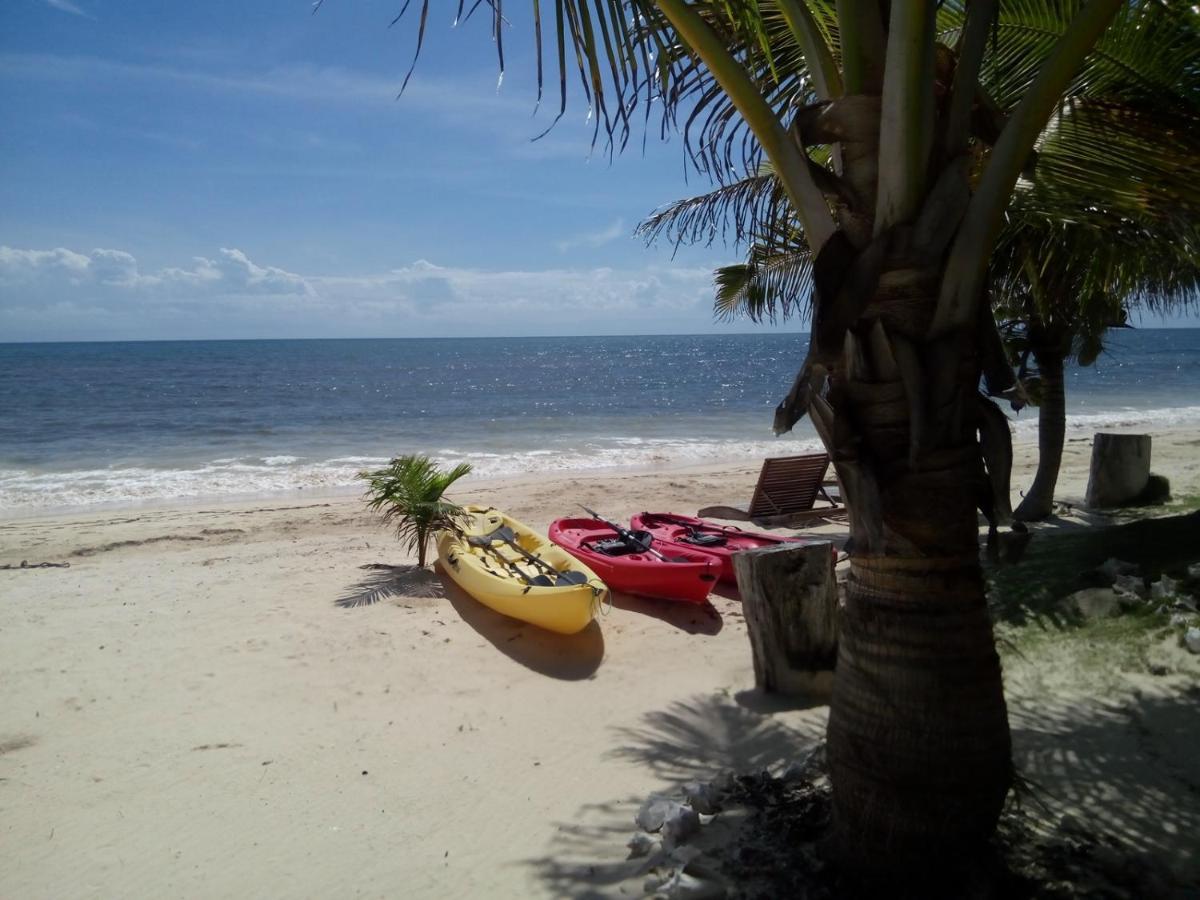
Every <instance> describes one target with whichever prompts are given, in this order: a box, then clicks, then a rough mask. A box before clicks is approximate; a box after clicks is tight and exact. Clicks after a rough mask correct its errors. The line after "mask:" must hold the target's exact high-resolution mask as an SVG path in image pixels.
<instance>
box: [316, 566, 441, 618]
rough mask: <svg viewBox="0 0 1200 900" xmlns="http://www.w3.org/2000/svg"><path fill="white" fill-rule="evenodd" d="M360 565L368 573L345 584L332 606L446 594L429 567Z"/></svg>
mask: <svg viewBox="0 0 1200 900" xmlns="http://www.w3.org/2000/svg"><path fill="white" fill-rule="evenodd" d="M359 568H360V569H365V570H367V571H369V572H370V573H371V574H370V575H368V576H367V577H366V578H364V579H362V580H361V581H358V582H355V583H354V584H352V585H350V587H348V588H346V590H345V592H344V593H343V594H342V596H340V597H338V598H337V599H336V600H334V601H333V603H334V605H335V606H340V607H341V608H342V609H354V608H356V607H359V606H373V605H374V604H376V603H379V602H380V601H383V600H387V599H390V598H392V597H408V598H411V599H414V600H440V599H442V598H444V597H445V596H446V592H445V587H444V586H443V584H442V580H441V579H440V578H438V576H437V574H436V573H435V572H434V571H433V570H432V569H428V568H424V569H423V568H419V567H417V566H413V565H405V566H389V565H386V564H385V563H368V564H367V565H365V566H359Z"/></svg>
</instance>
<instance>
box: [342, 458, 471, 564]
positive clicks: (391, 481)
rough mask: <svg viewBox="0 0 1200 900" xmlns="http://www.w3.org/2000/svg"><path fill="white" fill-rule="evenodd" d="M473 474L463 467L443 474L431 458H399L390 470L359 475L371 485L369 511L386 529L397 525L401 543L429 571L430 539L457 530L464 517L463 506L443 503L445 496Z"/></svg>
mask: <svg viewBox="0 0 1200 900" xmlns="http://www.w3.org/2000/svg"><path fill="white" fill-rule="evenodd" d="M470 471H471V466H470V464H469V463H460V464H459V465H457V466H455V467H454V468H453V469H451V470H450V471H449V472H443V471H442V470H441V469H439V468H438V466H437V463H435V462H434V461H433V460H431V459H430V458H429V457H428V456H421V455H415V454H414V455H412V456H398V457H396V458H395V459H393V460H392V461H391V462H390V463H388V465H387V467H386V468H383V469H376V470H375V471H374V472H359V473H358V477H359V478H360V479H362V480H363V481H365V482H367V490H366V494H365V497H364V499H365V500H366V504H367V508H368V509H371V510H373V511H374V512H377V513H379V514H380V515H381V516H382V518H383V522H384V524H385V525H394V526H395V528H396V538H397V540H399V541H401V542H403V544H404V547H405V549H406V550H408V551H410V552H411V551H412V550H416V551H417V566H418V567H419V568H424V567H425V549H426V546H427V545H428V543H429V536H430V535H431V534H432V533H433V532H435V531H441V530H442V529H447V528H449V529H457V528H459V527H460V522H461V520H462V516H463V510H462V507H461V506H458V505H456V504H454V503H451V502H449V501H447V500H443V499H442V494H444V493H445V492H446V489H447V488H448V487H450V485H452V484H453V483H454V482H456V481H458V479H460V478H462V477H463V476H464V475H466V474H467V473H468V472H470Z"/></svg>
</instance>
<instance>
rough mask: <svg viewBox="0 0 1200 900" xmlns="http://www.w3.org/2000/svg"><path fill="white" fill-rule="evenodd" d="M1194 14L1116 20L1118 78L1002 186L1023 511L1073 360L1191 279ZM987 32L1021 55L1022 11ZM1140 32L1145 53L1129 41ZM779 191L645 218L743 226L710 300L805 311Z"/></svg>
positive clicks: (997, 289) (700, 228) (1059, 429)
mask: <svg viewBox="0 0 1200 900" xmlns="http://www.w3.org/2000/svg"><path fill="white" fill-rule="evenodd" d="M948 24H949V25H950V26H951V27H952V28H953V27H954V22H953V20H952V19H951V21H950V22H949V23H948ZM1197 24H1198V22H1197V19H1196V17H1194V16H1193V17H1186V16H1184V17H1165V18H1159V19H1155V20H1151V22H1150V25H1151V27H1149V28H1147V27H1146V21H1145V20H1144V19H1142V20H1139V19H1135V18H1125V19H1123V20H1121V21H1118V22H1117V23H1116V24H1115V25H1114V26H1113V27H1112V28H1111V29H1110V31H1109V33H1108V35H1107V38H1106V40H1107V41H1114V39H1119V40H1118V43H1119V45H1121V46H1124V47H1126V48H1127V49H1126V52H1125V53H1124V54H1123V55H1122V56H1121V57H1120V58H1119V59H1118V60H1117V61H1118V62H1119V63H1120V67H1119V68H1118V70H1117V72H1118V75H1119V77H1117V78H1108V79H1102V80H1098V81H1097V82H1093V83H1089V84H1087V85H1085V88H1086V91H1081V92H1079V93H1076V94H1075V95H1074V96H1073V97H1072V98H1071V99H1070V100H1069V102H1067V103H1066V104H1064V106H1063V108H1062V109H1060V110H1059V112H1058V114H1057V115H1056V116H1055V117H1054V119H1053V120H1052V123H1051V126H1050V127H1048V128H1047V129H1045V130H1044V131H1043V133H1042V135H1041V136H1040V137H1039V139H1038V142H1037V145H1036V146H1037V152H1038V164H1037V168H1036V178H1033V179H1028V180H1024V181H1022V182H1019V183H1018V186H1017V189H1016V191H1015V192H1014V195H1013V197H1012V198H1011V200H1010V203H1009V208H1008V211H1007V214H1006V218H1005V224H1004V228H1003V230H1002V232H1001V235H1000V238H999V240H998V246H997V250H996V252H995V253H994V254H993V257H992V259H991V262H990V264H989V269H988V274H989V281H990V285H991V297H992V301H993V304H994V306H995V310H996V315H997V316H998V317H999V318H1000V320H1001V322H1002V332H1003V334H1004V337H1005V343H1006V344H1007V346H1008V347H1009V350H1010V354H1011V355H1012V356H1013V357H1014V363H1015V364H1016V365H1018V366H1019V369H1020V380H1021V383H1022V386H1023V387H1024V388H1025V390H1023V391H1021V396H1022V398H1023V399H1025V398H1029V399H1032V400H1033V402H1034V403H1036V404H1037V406H1038V415H1039V428H1038V435H1039V455H1038V470H1037V474H1036V476H1035V478H1034V482H1033V485H1032V486H1031V488H1030V490H1029V491H1028V493H1026V494H1025V497H1024V499H1023V501H1022V503H1021V504H1020V505H1019V506H1018V508H1017V510H1016V511H1015V513H1014V516H1015V517H1016V518H1017V519H1021V520H1025V521H1030V520H1034V519H1039V518H1043V517H1045V516H1046V515H1049V513H1050V511H1051V502H1052V498H1053V492H1054V487H1055V484H1056V482H1057V477H1058V471H1059V466H1060V463H1061V459H1062V447H1063V440H1064V434H1065V428H1066V396H1065V382H1064V379H1063V371H1064V364H1065V362H1066V361H1067V359H1069V358H1074V359H1075V360H1077V361H1078V362H1079V363H1080V364H1081V365H1090V364H1091V363H1092V362H1094V361H1095V359H1096V357H1097V356H1098V355H1099V353H1100V352H1101V350H1102V346H1103V338H1104V334H1105V332H1106V331H1107V329H1109V328H1113V327H1121V326H1123V325H1125V323H1126V322H1127V320H1128V315H1129V313H1130V312H1131V311H1133V310H1139V309H1140V310H1145V311H1150V312H1163V311H1166V310H1170V309H1176V308H1179V307H1184V306H1187V305H1188V304H1189V303H1190V302H1192V301H1193V300H1194V299H1195V298H1196V296H1197V292H1198V288H1200V66H1197V65H1195V62H1194V60H1195V53H1196V52H1197V48H1200V30H1197ZM1164 25H1169V26H1171V27H1170V30H1169V31H1167V30H1166V29H1165V28H1164V27H1163V26H1164ZM1155 26H1156V27H1155ZM1122 29H1127V30H1130V31H1132V32H1133V33H1131V34H1122V33H1121V32H1122ZM997 31H998V35H997V39H998V42H1000V43H1003V44H1005V45H1006V46H1005V47H1004V48H1003V50H1004V52H1002V53H1001V54H1000V56H1001V58H1005V59H1008V58H1012V57H1014V56H1017V55H1018V54H1017V52H1016V51H1015V49H1013V48H1012V47H1009V46H1007V45H1016V44H1019V43H1020V42H1023V41H1027V40H1029V39H1030V33H1031V32H1030V29H1029V23H1028V22H1027V21H1023V20H1022V19H1020V18H1018V17H1012V18H1008V17H1007V16H1006V14H1005V12H1004V11H1002V13H1001V17H1000V20H999V22H998V28H997ZM1138 43H1140V45H1141V47H1142V52H1141V53H1134V52H1130V50H1131V49H1132V48H1133V47H1134V46H1136V45H1137V44H1138ZM983 84H984V87H985V88H986V89H987V90H988V92H989V95H990V96H993V97H1004V96H1005V95H1006V93H1011V92H1012V91H1013V84H1012V82H1011V78H1010V72H1009V71H1008V70H1004V69H997V68H996V67H994V66H993V67H991V68H988V67H985V69H984V71H983ZM1012 99H1016V98H1012ZM1163 137H1166V140H1163V139H1162V138H1163ZM778 203H779V201H778V186H777V184H776V183H775V179H774V178H773V177H772V176H771V172H770V171H769V167H764V168H763V169H761V170H760V171H758V172H756V173H755V174H753V175H751V176H748V177H746V178H744V179H742V180H741V181H738V182H733V183H732V184H728V185H722V186H720V187H718V188H717V189H715V190H714V191H711V192H709V193H707V194H704V195H701V196H698V197H692V198H688V199H686V200H681V201H678V202H676V203H674V204H671V205H669V206H668V207H666V208H664V209H662V210H659V211H657V212H656V213H655V214H653V215H652V216H650V217H649V218H648V219H647V220H646V221H645V222H643V223H642V225H641V226H640V228H639V230H640V232H641V233H642V234H643V235H644V236H646V238H647V240H648V241H650V242H652V241H654V240H656V239H658V238H659V237H664V236H665V237H667V238H669V239H670V240H671V241H672V242H675V243H681V242H695V241H704V240H707V241H710V242H711V241H712V240H714V239H715V238H716V237H718V236H725V237H728V232H729V231H730V230H732V232H733V237H734V239H735V241H743V240H746V239H747V238H748V237H749V236H750V235H753V240H752V242H751V243H750V246H749V249H748V252H747V259H746V261H745V262H744V263H740V264H735V265H730V266H725V267H722V268H721V269H718V270H717V272H716V286H717V294H716V300H715V303H714V309H715V312H716V314H717V315H718V316H719V317H722V318H729V317H733V316H737V315H746V316H748V317H749V318H751V319H752V320H755V321H759V320H762V319H766V318H769V319H772V320H774V319H775V318H776V316H782V317H783V318H787V317H789V316H792V315H796V316H800V317H804V316H806V315H807V314H808V313H809V308H808V305H807V304H808V299H809V297H810V294H811V287H812V279H811V273H812V256H811V252H810V251H809V248H808V247H807V246H806V245H805V244H804V242H803V236H802V235H800V234H798V232H797V229H796V227H795V224H794V221H789V220H788V219H787V216H786V211H783V212H782V213H781V211H780V209H779V205H778ZM1031 359H1032V361H1033V363H1034V365H1033V367H1031V366H1030V361H1031Z"/></svg>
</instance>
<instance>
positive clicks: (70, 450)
mask: <svg viewBox="0 0 1200 900" xmlns="http://www.w3.org/2000/svg"><path fill="white" fill-rule="evenodd" d="M806 343H807V336H806V335H799V334H783V333H778V332H773V333H764V334H749V335H674V336H643V337H553V338H494V339H493V338H478V339H397V340H303V341H301V340H279V341H177V342H175V341H172V342H134V343H53V344H0V410H2V413H0V514H6V515H22V514H27V513H30V512H39V511H51V510H57V509H64V508H73V507H88V506H96V505H129V504H138V503H160V502H167V501H172V500H180V499H189V500H201V499H218V498H231V497H248V496H264V495H295V494H297V493H299V492H310V493H311V492H321V493H330V492H355V491H357V490H359V488H360V485H358V484H356V482H355V480H354V475H355V473H356V472H358V471H360V470H362V469H364V468H370V467H374V466H378V465H380V464H382V463H385V462H386V461H387V459H388V458H389V457H391V456H395V455H399V454H403V453H412V452H420V453H427V454H430V455H432V456H434V457H435V458H437V459H439V460H441V461H443V462H446V463H457V462H460V461H466V462H470V463H471V464H472V465H473V466H474V471H475V474H476V475H478V476H483V477H494V476H504V475H514V476H515V475H529V474H536V473H539V472H558V473H560V472H564V471H570V470H600V469H614V468H653V467H665V466H682V465H698V464H706V463H723V462H729V461H735V460H736V461H741V462H745V461H752V460H757V459H761V458H762V457H764V456H769V455H782V454H787V453H797V452H803V451H805V450H808V449H813V448H815V447H817V446H818V442H817V440H816V437H815V435H814V433H813V431H812V429H811V426H809V425H808V423H807V421H805V422H803V423H802V424H801V425H800V426H798V427H797V429H796V430H795V432H793V433H792V434H790V435H786V436H784V437H781V438H775V437H773V436H772V434H771V420H772V414H773V411H774V408H775V405H776V404H777V403H778V402H779V401H780V400H781V399H782V398H783V396H784V395H785V394H786V393H787V391H788V389H789V387H790V386H791V382H792V378H793V376H794V375H795V372H796V369H797V367H798V365H799V363H800V361H801V360H802V359H803V357H804V351H805V347H806ZM1067 398H1068V410H1069V428H1071V429H1089V430H1095V429H1097V428H1104V427H1113V426H1118V425H1120V426H1125V425H1135V426H1144V427H1146V428H1164V427H1172V426H1191V425H1196V424H1200V329H1142V330H1130V331H1122V332H1119V333H1116V334H1114V335H1113V337H1112V339H1111V341H1110V347H1109V350H1108V352H1107V353H1106V354H1105V355H1104V356H1102V357H1101V359H1100V360H1099V362H1098V363H1097V364H1096V365H1095V366H1092V367H1089V368H1078V367H1074V368H1071V369H1070V370H1069V372H1068V386H1067ZM1013 421H1014V430H1015V432H1016V433H1017V434H1018V435H1021V434H1022V433H1032V431H1033V429H1035V428H1036V421H1037V412H1036V410H1034V409H1028V410H1026V411H1024V412H1022V413H1020V414H1019V415H1016V416H1014V419H1013Z"/></svg>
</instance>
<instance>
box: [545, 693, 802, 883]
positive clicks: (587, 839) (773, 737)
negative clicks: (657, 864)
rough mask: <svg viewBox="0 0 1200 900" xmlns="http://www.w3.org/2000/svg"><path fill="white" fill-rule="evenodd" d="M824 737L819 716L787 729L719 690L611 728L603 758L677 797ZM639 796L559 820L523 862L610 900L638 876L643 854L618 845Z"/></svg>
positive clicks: (779, 761)
mask: <svg viewBox="0 0 1200 900" xmlns="http://www.w3.org/2000/svg"><path fill="white" fill-rule="evenodd" d="M824 734H825V725H824V717H823V716H813V718H812V720H811V722H809V721H807V720H806V721H805V722H804V723H802V724H801V726H800V727H799V728H792V727H789V726H786V725H783V724H781V723H780V722H778V721H776V720H775V719H774V718H772V717H771V716H768V715H762V714H760V713H757V712H754V711H752V710H748V709H745V708H744V707H742V706H739V705H738V704H737V703H735V702H734V701H733V700H732V699H731V698H730V697H728V696H725V695H723V694H713V695H707V696H705V695H700V696H695V697H692V698H689V699H688V700H684V701H677V702H675V703H672V704H671V705H670V706H668V707H667V708H666V709H662V710H656V711H654V712H650V713H647V714H646V715H645V716H643V717H642V719H641V721H640V722H639V723H638V724H637V725H635V726H632V727H631V726H619V727H616V728H614V729H613V740H612V743H613V749H612V750H610V751H608V753H607V756H608V757H609V758H611V759H616V760H622V761H625V762H626V763H633V764H635V765H638V766H641V767H644V768H646V769H648V770H649V771H650V772H652V773H653V774H654V776H655V777H656V778H658V779H660V780H661V781H662V783H663V785H662V787H661V788H660V793H662V794H663V795H666V796H678V794H677V791H678V788H679V787H680V786H681V785H682V784H684V783H685V782H687V781H691V780H694V779H700V780H704V781H709V780H711V779H712V778H714V777H715V776H716V775H717V774H718V773H719V772H720V771H721V770H722V769H730V768H732V769H734V770H735V771H738V772H758V771H761V770H763V769H765V768H768V767H770V768H781V767H782V766H783V765H785V764H786V763H789V762H792V761H794V760H797V759H799V758H801V757H803V756H804V755H805V754H806V753H807V752H808V751H809V750H811V749H812V748H813V747H815V746H816V745H817V744H819V743H820V742H821V740H822V739H823V738H824ZM645 799H646V797H645V796H638V797H625V798H621V799H615V800H611V801H606V802H597V803H591V804H588V805H586V806H584V807H582V808H581V809H580V810H579V811H578V813H577V814H576V816H575V817H574V819H573V820H572V821H569V822H563V823H561V824H560V826H559V829H558V831H557V832H556V836H555V839H554V842H553V845H552V846H551V847H550V848H549V852H548V853H547V854H546V855H545V856H543V857H541V858H539V859H532V860H529V861H528V862H529V864H530V865H531V866H532V867H533V869H534V870H535V872H536V873H537V876H538V877H539V879H540V880H541V881H542V883H543V884H544V885H545V886H546V887H547V888H548V890H549V893H550V894H552V895H553V896H556V897H579V898H600V897H612V896H614V895H616V889H617V887H618V886H619V885H622V883H624V882H629V880H630V879H635V880H636V879H640V878H642V877H644V876H645V874H646V872H645V867H646V865H647V864H648V862H649V859H648V858H642V859H627V858H626V856H627V853H626V851H625V849H624V845H625V842H626V841H627V840H628V839H629V837H630V835H632V834H633V833H634V831H635V830H636V829H635V826H634V816H635V814H636V813H637V810H638V807H639V806H640V805H641V804H642V802H643V801H644V800H645ZM625 886H626V887H628V884H626V885H625Z"/></svg>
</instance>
